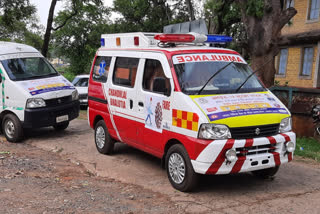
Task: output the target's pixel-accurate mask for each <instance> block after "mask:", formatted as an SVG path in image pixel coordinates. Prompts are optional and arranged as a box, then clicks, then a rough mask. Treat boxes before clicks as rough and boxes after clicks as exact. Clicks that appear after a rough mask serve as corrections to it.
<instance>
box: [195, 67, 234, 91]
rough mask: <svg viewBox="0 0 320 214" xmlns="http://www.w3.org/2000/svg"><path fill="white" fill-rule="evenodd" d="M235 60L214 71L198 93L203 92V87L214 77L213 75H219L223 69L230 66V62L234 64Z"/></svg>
mask: <svg viewBox="0 0 320 214" xmlns="http://www.w3.org/2000/svg"><path fill="white" fill-rule="evenodd" d="M233 62H234V61H231V62H229V63H228V64H227V65H225V66H223V67H222V68H220V69H219V70H218V71H217V72H216V73H214V74H213V75H212V76H211V77H210V78H209V79H208V81H207V82H206V84H204V86H203V87H202V88H201V89H200V90H199V91H198V95H200V94H201V92H202V91H203V89H204V88H205V87H206V86H207V85H208V83H209V82H210V81H211V80H212V79H213V77H215V76H217V75H218V74H219V73H220V72H221V71H223V70H224V69H225V68H226V67H228V66H229V65H230V64H233Z"/></svg>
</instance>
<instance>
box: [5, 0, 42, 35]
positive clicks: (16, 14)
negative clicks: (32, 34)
mask: <svg viewBox="0 0 320 214" xmlns="http://www.w3.org/2000/svg"><path fill="white" fill-rule="evenodd" d="M35 12H36V8H35V6H34V5H31V4H30V2H29V0H15V1H13V0H1V1H0V39H2V40H15V39H18V40H23V39H24V34H25V33H26V32H27V31H28V30H27V26H28V25H34V26H33V27H36V26H35V18H34V13H35Z"/></svg>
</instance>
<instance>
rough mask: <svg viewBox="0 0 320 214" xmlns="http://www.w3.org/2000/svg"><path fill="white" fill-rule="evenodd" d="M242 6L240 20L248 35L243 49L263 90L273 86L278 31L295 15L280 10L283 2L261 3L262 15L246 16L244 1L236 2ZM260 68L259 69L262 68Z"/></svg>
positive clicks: (265, 0) (291, 11)
mask: <svg viewBox="0 0 320 214" xmlns="http://www.w3.org/2000/svg"><path fill="white" fill-rule="evenodd" d="M237 1H238V3H240V5H241V19H242V21H243V23H244V25H245V28H246V33H247V38H248V41H247V44H246V46H245V47H246V49H247V51H248V53H249V55H250V57H251V59H252V67H253V69H254V70H256V69H259V72H258V75H259V77H260V79H261V80H262V82H263V83H264V84H265V85H266V87H270V86H272V85H273V84H274V75H275V59H274V57H275V56H276V55H277V54H278V52H279V47H278V42H279V39H280V34H281V29H282V28H283V27H284V26H285V24H286V23H288V22H289V21H290V19H291V18H292V17H293V16H294V15H295V14H296V13H297V11H296V10H295V9H294V8H292V7H291V8H287V9H284V8H283V1H280V0H264V7H263V16H261V17H258V15H256V14H248V11H247V6H248V1H247V0H237ZM261 66H262V67H261Z"/></svg>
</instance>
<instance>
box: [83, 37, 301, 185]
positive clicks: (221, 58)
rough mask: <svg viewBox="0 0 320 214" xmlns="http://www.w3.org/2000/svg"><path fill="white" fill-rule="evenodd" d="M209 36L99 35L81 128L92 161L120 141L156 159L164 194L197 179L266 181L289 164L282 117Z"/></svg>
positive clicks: (286, 115) (233, 55) (290, 148)
mask: <svg viewBox="0 0 320 214" xmlns="http://www.w3.org/2000/svg"><path fill="white" fill-rule="evenodd" d="M230 40H231V38H230V37H224V36H217V35H200V34H197V33H189V34H156V33H126V34H105V35H102V38H101V48H99V50H98V51H97V54H96V57H95V59H94V62H93V65H92V70H91V74H90V80H89V90H88V101H89V108H88V120H89V123H90V126H91V127H92V128H93V129H94V130H95V144H96V147H97V149H98V151H99V152H100V153H103V154H110V153H112V151H113V147H114V143H115V142H123V143H126V144H128V145H130V146H133V147H135V148H138V149H140V150H143V151H145V152H147V153H150V154H152V155H154V156H156V157H159V158H161V159H162V160H163V163H164V166H165V168H166V170H167V173H168V178H169V181H170V183H171V184H172V186H173V187H174V188H176V189H178V190H180V191H190V190H191V189H192V188H193V187H194V186H195V184H196V182H197V177H198V176H197V175H198V174H231V173H239V172H252V173H253V174H255V175H258V176H260V177H270V176H273V175H274V174H275V173H276V172H277V171H278V169H279V166H280V165H281V164H283V163H287V162H289V161H291V160H292V157H293V152H294V150H295V144H296V136H295V133H293V132H292V131H291V126H292V125H291V115H290V112H289V111H288V109H287V108H286V107H285V106H284V105H283V104H282V103H281V102H280V101H279V100H278V99H277V97H275V96H274V95H273V94H272V93H271V92H270V91H269V90H268V89H266V88H265V87H264V85H263V84H262V83H261V82H260V81H259V80H258V78H257V77H256V76H255V75H252V73H253V72H252V70H251V68H250V67H249V65H248V64H247V63H246V62H245V60H244V59H243V58H242V57H241V56H240V55H239V53H237V52H236V51H233V50H229V49H223V48H217V47H209V45H206V44H207V43H214V42H225V41H226V42H227V41H230Z"/></svg>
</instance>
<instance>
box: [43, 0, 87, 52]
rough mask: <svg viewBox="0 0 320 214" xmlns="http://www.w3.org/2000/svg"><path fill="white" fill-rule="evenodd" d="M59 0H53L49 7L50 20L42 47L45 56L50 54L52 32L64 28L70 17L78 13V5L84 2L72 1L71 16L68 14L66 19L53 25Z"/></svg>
mask: <svg viewBox="0 0 320 214" xmlns="http://www.w3.org/2000/svg"><path fill="white" fill-rule="evenodd" d="M57 1H58V0H52V1H51V5H50V9H49V14H48V20H47V28H46V32H45V34H44V39H43V40H44V41H43V46H42V49H41V53H42V55H43V56H45V57H47V54H48V49H49V43H50V37H51V32H52V31H56V30H58V29H60V28H62V27H63V26H65V25H66V24H67V22H68V20H69V19H71V18H72V17H73V16H75V15H77V13H78V9H77V6H76V5H77V4H80V3H81V2H82V1H77V0H72V2H71V4H72V13H70V15H69V16H66V17H65V20H64V21H63V22H62V23H61V24H60V25H59V26H57V27H52V25H53V16H54V10H55V7H56V4H57Z"/></svg>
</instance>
